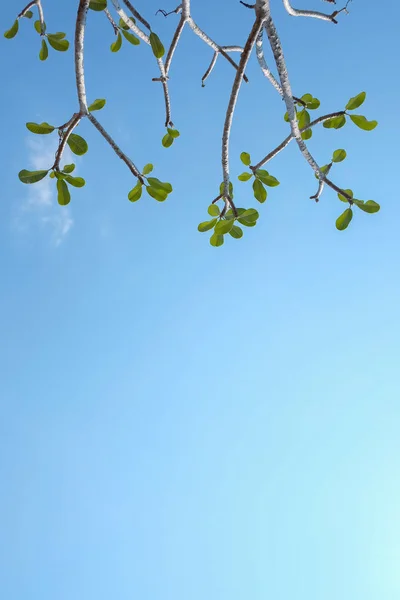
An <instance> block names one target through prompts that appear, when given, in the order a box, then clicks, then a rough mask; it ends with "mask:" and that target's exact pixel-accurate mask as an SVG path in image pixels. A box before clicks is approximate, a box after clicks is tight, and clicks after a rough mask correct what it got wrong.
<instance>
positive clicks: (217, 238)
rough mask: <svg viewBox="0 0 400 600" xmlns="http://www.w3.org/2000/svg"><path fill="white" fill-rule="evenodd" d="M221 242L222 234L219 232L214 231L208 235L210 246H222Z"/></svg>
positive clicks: (222, 240) (222, 239)
mask: <svg viewBox="0 0 400 600" xmlns="http://www.w3.org/2000/svg"><path fill="white" fill-rule="evenodd" d="M223 243H224V236H223V235H221V234H218V233H214V234H213V235H212V236H211V237H210V244H211V246H214V247H215V248H218V246H222V244H223Z"/></svg>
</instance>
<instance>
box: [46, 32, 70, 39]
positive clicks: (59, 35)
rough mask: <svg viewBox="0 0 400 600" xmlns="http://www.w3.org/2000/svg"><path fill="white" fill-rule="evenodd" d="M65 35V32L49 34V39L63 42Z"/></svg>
mask: <svg viewBox="0 0 400 600" xmlns="http://www.w3.org/2000/svg"><path fill="white" fill-rule="evenodd" d="M65 35H66V34H65V33H64V32H63V31H57V33H48V34H47V37H52V38H54V39H55V40H63V39H64V38H65Z"/></svg>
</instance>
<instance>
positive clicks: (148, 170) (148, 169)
mask: <svg viewBox="0 0 400 600" xmlns="http://www.w3.org/2000/svg"><path fill="white" fill-rule="evenodd" d="M153 168H154V167H153V165H152V164H151V163H147V165H144V167H143V175H148V174H149V173H151V172H152V170H153Z"/></svg>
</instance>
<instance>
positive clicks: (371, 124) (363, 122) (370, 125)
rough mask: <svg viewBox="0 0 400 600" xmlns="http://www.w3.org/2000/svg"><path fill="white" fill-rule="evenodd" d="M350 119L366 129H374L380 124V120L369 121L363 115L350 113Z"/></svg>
mask: <svg viewBox="0 0 400 600" xmlns="http://www.w3.org/2000/svg"><path fill="white" fill-rule="evenodd" d="M350 119H351V120H352V121H353V123H354V124H355V125H357V127H359V128H360V129H363V130H364V131H372V130H373V129H375V127H376V126H377V125H378V121H368V119H366V118H365V117H363V116H362V115H350Z"/></svg>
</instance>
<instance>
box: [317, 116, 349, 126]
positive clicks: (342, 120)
mask: <svg viewBox="0 0 400 600" xmlns="http://www.w3.org/2000/svg"><path fill="white" fill-rule="evenodd" d="M343 125H346V117H345V115H339V116H337V117H332V119H327V120H326V121H324V123H323V126H324V127H325V129H340V128H341V127H343Z"/></svg>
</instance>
